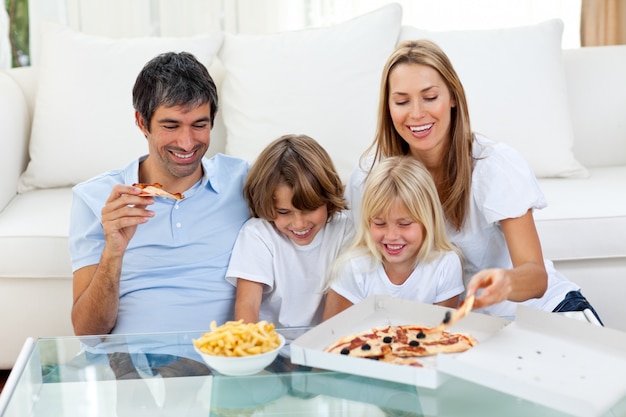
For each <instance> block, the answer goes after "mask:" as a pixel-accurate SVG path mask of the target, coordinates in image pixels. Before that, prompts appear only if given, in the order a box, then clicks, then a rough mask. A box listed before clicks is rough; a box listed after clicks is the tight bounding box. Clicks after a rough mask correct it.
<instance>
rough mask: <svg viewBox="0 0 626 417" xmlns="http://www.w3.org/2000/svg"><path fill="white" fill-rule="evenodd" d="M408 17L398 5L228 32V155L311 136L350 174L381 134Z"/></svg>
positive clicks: (224, 57) (252, 154)
mask: <svg viewBox="0 0 626 417" xmlns="http://www.w3.org/2000/svg"><path fill="white" fill-rule="evenodd" d="M401 18H402V9H401V7H400V6H399V5H398V4H391V5H388V6H385V7H383V8H380V9H377V10H375V11H373V12H371V13H368V14H365V15H362V16H360V17H357V18H355V19H352V20H350V21H347V22H344V23H340V24H337V25H334V26H331V27H326V28H317V29H309V30H300V31H292V32H281V33H275V34H268V35H256V36H255V35H229V34H226V36H225V39H224V44H223V46H222V49H221V50H220V53H219V57H220V60H221V61H222V63H223V65H224V67H225V69H226V74H225V78H224V83H223V85H222V90H221V99H222V109H223V114H222V115H223V118H224V124H225V126H226V132H227V138H226V153H228V154H230V155H235V156H239V157H243V158H245V159H247V160H248V161H250V162H252V161H253V160H254V159H255V158H256V156H257V155H258V154H259V152H260V151H261V150H262V149H263V148H264V147H265V146H266V145H267V144H268V143H269V142H270V141H272V140H274V139H276V138H278V137H279V136H281V135H284V134H288V133H295V134H306V135H309V136H311V137H313V138H314V139H316V140H317V141H318V142H320V143H321V144H322V146H324V147H325V149H326V150H327V151H328V152H329V153H330V155H331V156H332V158H333V161H334V163H335V165H336V168H337V170H338V171H339V173H340V175H341V176H342V178H344V179H347V178H348V176H349V174H350V172H351V171H352V170H353V169H354V167H355V165H356V163H357V161H358V158H359V156H360V155H361V153H362V152H363V151H365V148H366V147H367V146H368V145H369V144H370V143H371V141H372V139H373V138H374V132H375V128H376V112H377V106H378V92H379V83H380V74H381V72H382V68H383V66H384V64H385V61H386V60H387V57H388V56H389V54H391V52H392V51H393V49H394V47H395V45H396V42H397V39H398V34H399V32H400V27H401Z"/></svg>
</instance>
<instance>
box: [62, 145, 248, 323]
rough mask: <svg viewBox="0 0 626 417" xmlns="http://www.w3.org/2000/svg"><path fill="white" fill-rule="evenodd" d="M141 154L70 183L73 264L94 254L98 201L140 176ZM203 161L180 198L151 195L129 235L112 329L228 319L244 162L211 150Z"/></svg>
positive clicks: (95, 259) (100, 241) (99, 241)
mask: <svg viewBox="0 0 626 417" xmlns="http://www.w3.org/2000/svg"><path fill="white" fill-rule="evenodd" d="M143 158H145V156H144V157H143ZM143 158H140V159H139V160H135V161H133V162H132V163H131V164H130V165H128V166H127V167H126V168H124V169H122V170H114V171H110V172H107V173H105V174H102V175H100V176H97V177H95V178H92V179H90V180H88V181H85V182H83V183H81V184H78V185H76V186H75V187H74V189H73V194H74V198H73V203H72V211H71V222H70V239H69V247H70V254H71V258H72V269H73V270H74V271H75V270H77V269H80V268H82V267H85V266H88V265H93V264H97V263H99V262H100V255H101V253H102V250H103V248H104V234H103V230H102V223H101V210H102V207H103V206H104V203H105V201H106V200H107V198H108V197H109V195H110V193H111V189H112V187H113V186H114V185H115V184H117V183H124V184H129V185H131V184H133V183H136V182H139V181H138V172H139V171H138V170H139V162H140V160H141V159H143ZM202 167H203V169H204V176H203V178H202V180H201V181H200V182H199V183H197V184H196V185H194V186H193V187H192V188H190V189H189V190H187V191H185V192H184V193H183V194H184V195H185V198H184V199H183V200H181V201H174V200H172V199H169V198H163V197H155V203H154V204H153V205H151V206H150V207H149V209H150V210H153V211H154V212H155V216H154V217H153V218H151V219H150V220H149V221H148V222H147V223H145V224H142V225H139V227H138V228H137V232H136V233H135V235H134V236H133V238H132V239H131V241H130V244H129V245H128V249H127V251H126V254H125V256H124V261H123V267H122V275H121V280H120V305H119V313H118V319H117V323H116V325H115V328H114V329H113V333H120V334H128V333H147V332H168V331H196V330H208V328H209V324H210V322H211V321H212V320H215V321H216V322H217V323H218V324H221V323H223V322H225V321H227V320H232V317H233V308H234V299H235V292H234V287H233V286H232V285H231V284H229V283H228V282H227V281H226V280H225V279H224V276H225V273H226V269H227V267H228V261H229V259H230V253H231V250H232V247H233V245H234V242H235V239H236V238H237V234H238V232H239V229H240V228H241V225H242V224H243V223H244V222H245V221H246V220H247V219H248V217H249V212H248V208H247V206H246V203H245V200H244V198H243V193H242V187H243V182H244V179H245V176H246V173H247V171H248V163H247V162H246V161H244V160H242V159H238V158H233V157H229V156H225V155H221V154H218V155H216V156H214V157H212V158H211V159H207V158H204V159H203V161H202Z"/></svg>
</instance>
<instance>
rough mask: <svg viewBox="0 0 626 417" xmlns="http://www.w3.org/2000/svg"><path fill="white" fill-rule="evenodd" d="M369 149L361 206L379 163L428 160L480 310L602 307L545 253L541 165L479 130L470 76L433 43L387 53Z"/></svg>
mask: <svg viewBox="0 0 626 417" xmlns="http://www.w3.org/2000/svg"><path fill="white" fill-rule="evenodd" d="M485 82H489V80H485ZM369 151H373V158H369V160H365V159H364V160H363V161H362V162H363V163H362V164H361V165H362V168H361V167H358V168H357V170H356V171H355V172H354V174H353V176H352V177H351V179H350V187H349V190H348V193H347V195H348V202H349V204H351V205H352V206H353V207H358V203H357V202H358V200H359V199H360V195H361V192H362V191H361V190H362V183H363V179H364V178H365V177H367V176H368V171H369V170H370V169H371V168H372V167H373V166H374V165H375V164H376V163H378V162H379V161H380V160H382V159H385V158H387V157H390V156H394V155H408V156H409V157H412V158H415V159H416V160H418V161H421V162H423V163H424V165H425V166H426V168H427V169H428V171H429V172H430V174H431V176H432V177H433V179H434V181H435V185H436V187H437V192H438V194H439V197H440V199H441V203H442V205H443V208H444V213H445V217H446V223H447V229H448V235H449V236H450V240H451V241H452V242H453V243H454V244H455V245H456V246H457V247H458V248H459V249H460V250H461V252H462V254H463V261H464V264H465V268H464V274H465V276H464V279H465V281H466V283H467V295H468V296H469V295H472V294H475V293H476V292H477V291H478V290H479V289H480V290H481V292H480V294H478V295H477V297H476V299H475V302H474V308H478V309H482V311H483V312H485V313H488V314H492V315H497V316H502V317H507V318H509V319H512V318H514V316H515V309H516V307H517V303H524V304H525V305H527V306H530V307H535V308H538V309H542V310H546V311H553V312H560V311H582V310H585V309H589V310H591V311H592V312H593V313H594V314H595V310H594V309H593V307H592V306H591V305H590V304H589V302H588V301H587V300H586V299H585V297H583V295H582V293H581V292H580V287H578V286H577V285H576V284H574V283H572V282H570V281H569V280H568V279H567V278H565V277H564V276H563V275H561V274H559V273H558V272H557V271H556V270H555V269H554V266H553V265H552V263H551V262H549V261H546V260H544V259H543V253H542V251H541V244H540V242H539V237H538V235H537V230H536V228H535V222H534V220H533V210H535V209H541V208H543V207H545V206H546V202H545V198H544V196H543V193H542V192H541V189H540V188H539V185H538V183H537V180H536V178H535V176H534V174H533V172H532V170H531V169H530V167H529V166H528V164H527V163H526V162H525V161H524V160H523V159H522V157H521V156H520V155H519V153H518V152H517V151H515V150H514V149H512V148H510V147H509V146H506V145H504V144H501V143H496V142H493V141H491V140H489V139H487V138H484V137H482V136H479V135H476V134H474V133H473V132H472V130H471V127H470V118H469V109H468V105H467V100H466V96H465V90H464V89H463V85H462V84H461V80H460V79H459V77H458V75H457V73H456V71H455V70H454V68H453V66H452V63H451V62H450V60H449V58H448V56H447V55H446V54H445V53H444V52H443V51H442V50H441V48H439V47H438V46H437V45H436V44H434V43H433V42H430V41H427V40H417V41H405V42H403V43H401V44H400V45H398V47H397V48H396V50H395V51H394V52H393V53H392V54H391V56H390V57H389V59H388V60H387V63H386V64H385V67H384V69H383V76H382V81H381V90H380V100H379V112H378V127H377V131H376V136H375V138H374V142H373V143H372V145H371V146H370V148H369V149H368V150H367V151H366V152H365V155H369V154H370V152H369ZM357 216H358V214H355V218H357ZM596 317H597V314H596ZM598 320H599V317H598Z"/></svg>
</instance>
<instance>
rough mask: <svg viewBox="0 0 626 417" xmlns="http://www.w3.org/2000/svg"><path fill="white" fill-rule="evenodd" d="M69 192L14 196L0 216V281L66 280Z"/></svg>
mask: <svg viewBox="0 0 626 417" xmlns="http://www.w3.org/2000/svg"><path fill="white" fill-rule="evenodd" d="M71 203H72V190H71V189H70V188H55V189H48V190H32V191H28V192H25V193H23V194H20V195H17V196H15V198H13V200H11V203H10V204H9V205H8V206H7V207H5V209H4V210H3V211H2V215H1V216H0V253H1V254H2V269H1V274H0V278H17V277H24V278H68V277H71V276H72V267H71V263H70V259H69V252H68V249H67V248H68V243H67V242H68V241H67V239H68V230H69V220H70V219H69V213H70V205H71Z"/></svg>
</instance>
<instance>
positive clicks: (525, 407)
mask: <svg viewBox="0 0 626 417" xmlns="http://www.w3.org/2000/svg"><path fill="white" fill-rule="evenodd" d="M278 330H279V331H280V332H282V333H283V334H286V335H287V334H288V336H289V337H288V339H291V338H293V333H294V331H296V330H294V329H278ZM200 334H201V333H200V332H181V333H159V334H143V335H109V336H104V337H93V336H91V337H57V338H42V339H37V340H35V341H34V343H33V344H32V345H31V346H25V352H23V355H21V357H23V359H24V360H23V364H22V365H20V366H19V367H17V366H16V368H14V371H13V372H12V375H11V379H13V381H14V382H15V383H14V386H12V387H10V389H9V391H10V392H6V393H5V392H3V394H2V397H3V401H5V403H6V409H5V410H4V413H3V412H2V408H1V407H0V416H2V417H30V416H32V417H43V416H70V417H71V416H81V417H89V416H133V417H135V416H144V415H145V416H177V417H179V416H205V417H206V416H216V417H217V416H390V417H391V416H465V415H468V416H477V415H480V416H482V417H488V416H509V417H515V416H524V417H526V416H533V417H537V416H551V417H561V416H566V414H563V413H561V412H558V411H556V410H551V409H548V408H546V407H543V406H540V405H537V404H534V403H532V402H529V401H526V400H523V399H520V398H517V397H515V396H511V395H507V394H504V393H501V392H499V391H495V390H492V389H489V388H486V387H482V386H479V385H477V384H473V383H471V382H468V381H465V380H462V379H458V378H453V377H449V378H447V379H446V381H445V382H444V383H443V384H442V385H441V386H439V388H437V389H425V388H418V387H415V386H413V385H405V384H400V383H394V382H389V381H386V380H382V379H376V378H368V377H362V376H357V375H352V374H348V373H339V372H333V371H328V370H323V369H311V368H308V367H302V366H298V365H293V364H291V362H290V361H289V359H288V358H286V357H283V356H279V357H278V358H277V360H276V361H275V362H274V363H272V364H271V365H270V366H269V367H268V368H266V370H264V371H263V372H261V373H259V374H256V375H251V376H246V377H230V376H224V375H220V374H218V373H216V372H213V373H206V372H203V371H202V368H203V367H202V366H200V367H199V368H198V369H195V368H194V367H193V366H190V364H194V363H196V362H193V361H189V362H183V366H182V367H179V368H177V364H178V363H179V362H178V361H177V360H174V361H172V358H180V357H187V358H192V359H197V360H198V361H201V359H200V358H198V357H194V355H196V354H195V352H194V351H193V344H192V340H193V339H194V338H198V337H199V336H200ZM120 358H122V360H121V361H120V360H119V359H120ZM120 364H121V365H120ZM18 368H19V369H18ZM120 368H124V369H125V371H124V372H120ZM162 369H167V371H164V372H161V371H160V370H162ZM191 375H194V376H191ZM606 416H607V417H608V416H626V400H625V399H623V400H622V401H620V402H619V403H618V404H616V405H615V406H614V407H613V408H612V409H611V410H610V411H609V412H608V413H607V414H606Z"/></svg>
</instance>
